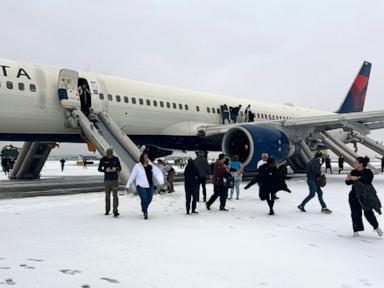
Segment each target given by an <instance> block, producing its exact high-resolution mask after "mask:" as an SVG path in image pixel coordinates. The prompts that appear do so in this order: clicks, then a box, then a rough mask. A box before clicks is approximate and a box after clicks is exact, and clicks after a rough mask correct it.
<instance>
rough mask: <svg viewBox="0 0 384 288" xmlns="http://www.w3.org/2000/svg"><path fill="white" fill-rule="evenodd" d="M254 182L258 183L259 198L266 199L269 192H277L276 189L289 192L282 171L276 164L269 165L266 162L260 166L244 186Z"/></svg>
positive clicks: (246, 187)
mask: <svg viewBox="0 0 384 288" xmlns="http://www.w3.org/2000/svg"><path fill="white" fill-rule="evenodd" d="M255 183H259V186H260V190H259V196H260V199H261V200H266V199H267V198H268V194H269V193H273V194H275V193H277V192H278V191H286V192H289V193H290V192H291V190H289V188H288V186H287V184H286V183H285V177H284V173H283V171H282V170H281V169H278V168H277V167H276V166H273V167H270V166H268V164H264V165H262V166H260V168H259V170H258V172H257V174H256V176H255V177H254V178H253V179H252V180H251V182H249V183H248V185H247V186H245V189H248V188H249V187H251V186H252V185H254V184H255Z"/></svg>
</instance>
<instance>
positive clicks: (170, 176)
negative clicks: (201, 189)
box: [164, 163, 176, 193]
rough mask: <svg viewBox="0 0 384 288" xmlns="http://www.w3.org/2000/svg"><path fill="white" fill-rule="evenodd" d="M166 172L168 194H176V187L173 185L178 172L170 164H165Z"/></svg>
mask: <svg viewBox="0 0 384 288" xmlns="http://www.w3.org/2000/svg"><path fill="white" fill-rule="evenodd" d="M164 170H165V171H166V172H167V177H166V183H167V186H168V193H172V192H175V186H174V184H173V179H174V178H175V175H176V171H175V169H174V168H173V167H172V165H171V164H169V163H166V164H164Z"/></svg>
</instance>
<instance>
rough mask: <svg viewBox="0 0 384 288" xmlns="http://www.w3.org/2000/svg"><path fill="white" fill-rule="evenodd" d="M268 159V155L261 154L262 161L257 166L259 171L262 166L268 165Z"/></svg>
mask: <svg viewBox="0 0 384 288" xmlns="http://www.w3.org/2000/svg"><path fill="white" fill-rule="evenodd" d="M268 157H269V155H268V153H263V154H261V159H260V160H259V162H257V166H256V167H257V169H259V168H260V167H261V166H263V165H264V164H266V163H267V160H268Z"/></svg>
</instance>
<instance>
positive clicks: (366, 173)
mask: <svg viewBox="0 0 384 288" xmlns="http://www.w3.org/2000/svg"><path fill="white" fill-rule="evenodd" d="M351 176H358V177H360V179H359V180H357V181H351V180H350V181H348V180H347V181H346V184H347V185H353V186H352V191H351V193H356V197H357V199H358V200H359V203H360V205H361V208H362V209H363V210H364V211H369V210H372V209H373V210H375V211H376V212H377V213H379V214H381V202H380V199H379V197H378V196H377V193H376V190H375V188H374V187H373V185H372V180H373V177H374V175H373V173H372V171H371V170H370V169H363V170H361V171H358V170H352V171H351Z"/></svg>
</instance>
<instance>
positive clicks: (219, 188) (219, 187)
mask: <svg viewBox="0 0 384 288" xmlns="http://www.w3.org/2000/svg"><path fill="white" fill-rule="evenodd" d="M225 161H226V158H225V155H224V154H220V155H219V159H218V160H217V161H216V163H215V166H214V169H213V177H212V180H213V195H212V196H211V198H210V199H209V200H208V202H207V209H208V210H210V209H211V205H212V204H213V203H214V202H215V201H216V199H217V198H219V197H220V210H221V211H228V210H227V209H226V208H225V204H226V201H227V197H228V188H227V187H225V183H224V180H226V178H228V177H229V176H230V173H229V169H228V167H226V166H225V165H224V163H225Z"/></svg>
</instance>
